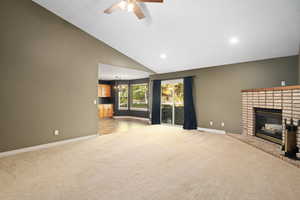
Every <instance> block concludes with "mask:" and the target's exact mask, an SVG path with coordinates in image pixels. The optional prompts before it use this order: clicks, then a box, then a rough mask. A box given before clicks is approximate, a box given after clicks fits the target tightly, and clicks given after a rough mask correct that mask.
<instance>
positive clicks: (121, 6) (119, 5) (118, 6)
mask: <svg viewBox="0 0 300 200" xmlns="http://www.w3.org/2000/svg"><path fill="white" fill-rule="evenodd" d="M124 3H125V2H124V1H121V2H119V3H116V4H114V5H112V6H111V7H110V8H107V9H106V10H104V13H106V14H111V13H112V12H114V11H116V10H118V9H121V10H124Z"/></svg>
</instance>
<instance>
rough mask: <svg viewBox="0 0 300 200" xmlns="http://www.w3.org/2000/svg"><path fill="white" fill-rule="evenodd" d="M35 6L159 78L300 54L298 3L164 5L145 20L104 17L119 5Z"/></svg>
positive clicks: (103, 1)
mask: <svg viewBox="0 0 300 200" xmlns="http://www.w3.org/2000/svg"><path fill="white" fill-rule="evenodd" d="M34 1H35V2H37V3H38V4H40V5H42V6H43V7H45V8H47V9H48V10H50V11H52V12H53V13H55V14H57V15H58V16H60V17H62V18H64V19H65V20H67V21H69V22H70V23H72V24H74V25H75V26H77V27H79V28H81V29H82V30H84V31H85V32H87V33H89V34H91V35H93V36H94V37H96V38H97V39H99V40H101V41H103V42H105V43H107V44H108V45H110V46H111V47H113V48H115V49H117V50H119V51H120V52H122V53H123V54H125V55H127V56H129V57H131V58H133V59H134V60H136V61H138V62H140V63H141V64H143V65H144V66H146V67H148V68H150V69H152V70H153V71H155V72H158V73H164V72H173V71H181V70H187V69H194V68H201V67H209V66H217V65H224V64H231V63H239V62H246V61H253V60H260V59H267V58H274V57H282V56H289V55H296V54H297V53H298V51H299V43H300V1H299V0H247V1H245V0H244V1H241V0H165V2H164V3H163V4H155V3H153V4H150V3H149V4H146V5H147V9H144V10H145V11H146V14H147V13H150V15H149V14H147V18H146V19H144V20H137V18H136V17H135V16H134V15H133V14H132V13H128V12H126V11H118V12H114V13H112V14H111V15H106V14H104V13H103V10H105V9H106V8H108V7H109V6H111V5H112V4H113V3H116V2H118V1H119V0H34ZM142 7H144V5H142Z"/></svg>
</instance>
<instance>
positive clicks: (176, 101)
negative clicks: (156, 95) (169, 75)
mask: <svg viewBox="0 0 300 200" xmlns="http://www.w3.org/2000/svg"><path fill="white" fill-rule="evenodd" d="M183 95H184V91H183V79H176V80H166V81H162V82H161V122H162V123H165V124H171V125H183V119H184V100H183V99H184V98H183Z"/></svg>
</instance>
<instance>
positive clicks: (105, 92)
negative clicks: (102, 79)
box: [98, 84, 111, 97]
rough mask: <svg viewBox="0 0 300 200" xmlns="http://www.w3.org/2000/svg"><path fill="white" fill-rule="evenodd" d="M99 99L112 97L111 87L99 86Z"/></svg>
mask: <svg viewBox="0 0 300 200" xmlns="http://www.w3.org/2000/svg"><path fill="white" fill-rule="evenodd" d="M98 97H111V86H110V85H106V84H99V85H98Z"/></svg>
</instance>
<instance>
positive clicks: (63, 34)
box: [0, 0, 150, 152]
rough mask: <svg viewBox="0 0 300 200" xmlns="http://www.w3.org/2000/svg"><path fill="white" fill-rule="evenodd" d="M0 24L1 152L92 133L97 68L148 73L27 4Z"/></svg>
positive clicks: (2, 14)
mask: <svg viewBox="0 0 300 200" xmlns="http://www.w3.org/2000/svg"><path fill="white" fill-rule="evenodd" d="M0 19H1V20H0V29H1V31H0V91H1V92H0V110H1V112H0V122H1V123H0V152H3V151H8V150H13V149H18V148H22V147H28V146H33V145H39V144H43V143H49V142H54V141H58V140H63V139H68V138H74V137H79V136H85V135H91V134H96V133H97V129H98V127H97V126H98V120H97V110H96V105H94V103H93V101H94V100H95V99H96V96H97V92H96V84H97V82H98V79H97V69H98V63H105V64H111V65H117V66H123V67H130V68H135V69H140V70H145V71H150V70H148V69H147V68H145V67H144V66H142V65H140V64H139V63H137V62H135V61H133V60H132V59H130V58H128V57H126V56H124V55H123V54H121V53H120V52H118V51H116V50H114V49H112V48H110V47H109V46H107V45H105V44H104V43H102V42H99V41H98V40H96V39H95V38H93V37H91V36H89V35H88V34H86V33H84V32H83V31H81V30H79V29H78V28H76V27H74V26H72V25H70V24H69V23H67V22H66V21H64V20H62V19H61V18H59V17H57V16H55V15H54V14H52V13H50V12H49V11H47V10H46V9H44V8H42V7H40V6H38V5H36V4H35V3H33V2H32V1H31V0H21V1H20V0H2V1H1V6H0ZM54 129H59V130H61V135H60V136H54V135H53V130H54Z"/></svg>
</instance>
